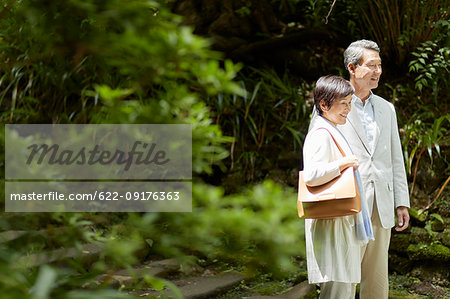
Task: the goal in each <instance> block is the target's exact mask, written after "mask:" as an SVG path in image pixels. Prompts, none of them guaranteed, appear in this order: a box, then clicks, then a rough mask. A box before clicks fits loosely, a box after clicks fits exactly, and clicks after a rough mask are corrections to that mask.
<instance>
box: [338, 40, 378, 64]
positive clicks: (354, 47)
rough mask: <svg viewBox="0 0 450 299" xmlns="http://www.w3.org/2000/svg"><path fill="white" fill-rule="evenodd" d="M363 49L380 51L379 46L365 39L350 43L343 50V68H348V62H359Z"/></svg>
mask: <svg viewBox="0 0 450 299" xmlns="http://www.w3.org/2000/svg"><path fill="white" fill-rule="evenodd" d="M364 49H369V50H375V51H377V52H378V53H380V48H379V47H378V45H377V43H376V42H374V41H371V40H367V39H361V40H357V41H355V42H353V43H351V44H350V46H348V48H347V49H346V50H345V52H344V64H345V69H348V65H349V63H351V64H355V65H356V64H358V63H359V61H360V60H361V58H362V56H363V50H364Z"/></svg>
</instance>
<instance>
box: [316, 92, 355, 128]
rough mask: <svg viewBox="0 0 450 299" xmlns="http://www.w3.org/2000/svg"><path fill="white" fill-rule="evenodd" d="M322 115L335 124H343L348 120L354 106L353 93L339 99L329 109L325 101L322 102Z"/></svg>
mask: <svg viewBox="0 0 450 299" xmlns="http://www.w3.org/2000/svg"><path fill="white" fill-rule="evenodd" d="M320 108H321V109H322V116H323V117H324V118H326V119H327V120H329V121H330V122H332V123H333V124H334V125H343V124H345V122H346V121H347V114H348V113H349V112H350V110H351V108H352V95H351V94H349V95H348V96H346V97H345V98H340V99H337V100H336V101H334V102H333V104H332V105H331V107H330V108H328V109H327V107H325V105H324V103H323V102H321V103H320Z"/></svg>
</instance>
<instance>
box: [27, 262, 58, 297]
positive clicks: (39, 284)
mask: <svg viewBox="0 0 450 299" xmlns="http://www.w3.org/2000/svg"><path fill="white" fill-rule="evenodd" d="M57 276H58V275H57V274H56V271H55V270H54V269H53V268H51V267H50V266H48V265H42V266H41V267H40V268H39V273H38V277H37V278H36V282H35V284H34V286H33V287H32V288H31V293H32V294H33V295H34V296H33V298H35V299H46V298H51V297H50V293H51V290H52V288H53V286H54V283H55V280H56V277H57Z"/></svg>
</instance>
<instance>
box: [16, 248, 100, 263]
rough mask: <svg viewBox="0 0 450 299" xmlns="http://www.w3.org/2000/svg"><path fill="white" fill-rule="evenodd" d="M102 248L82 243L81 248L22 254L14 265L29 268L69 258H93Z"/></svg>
mask: <svg viewBox="0 0 450 299" xmlns="http://www.w3.org/2000/svg"><path fill="white" fill-rule="evenodd" d="M102 250H103V248H102V247H101V246H99V245H95V244H84V245H82V247H81V250H80V249H78V248H76V247H72V248H60V249H55V250H48V251H45V252H41V253H35V254H30V255H27V256H22V257H20V258H18V259H17V261H16V263H15V265H14V267H15V268H31V267H37V266H40V265H43V264H49V263H54V262H57V261H62V260H65V259H70V258H80V259H88V258H94V257H96V256H98V255H99V254H100V252H101V251H102Z"/></svg>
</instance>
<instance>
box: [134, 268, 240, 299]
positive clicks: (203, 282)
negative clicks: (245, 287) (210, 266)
mask: <svg viewBox="0 0 450 299" xmlns="http://www.w3.org/2000/svg"><path fill="white" fill-rule="evenodd" d="M243 280H246V277H245V276H244V275H242V274H240V273H237V272H226V273H220V274H217V275H214V276H209V277H204V276H198V277H192V278H186V279H180V280H174V281H171V283H173V284H175V285H176V286H177V287H178V288H179V290H180V292H181V294H182V295H183V298H184V299H201V298H214V297H215V296H217V295H219V294H222V293H224V292H226V291H228V290H230V289H232V288H234V287H236V286H237V285H239V284H240V283H241V282H242V281H243ZM137 295H138V296H162V297H161V298H174V297H173V296H174V294H173V293H172V292H171V291H170V290H165V291H163V292H162V293H158V292H156V291H145V290H142V291H140V292H138V294H137Z"/></svg>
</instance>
